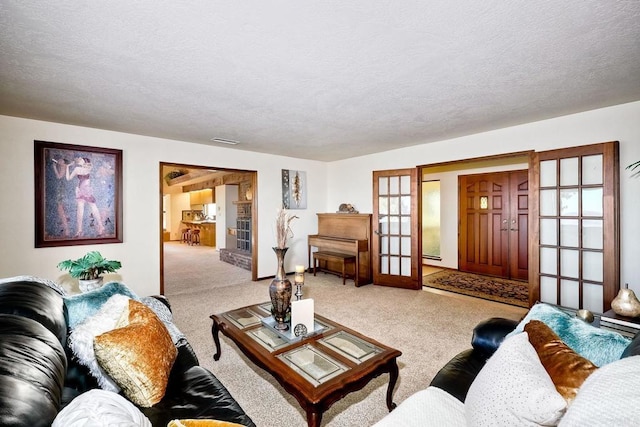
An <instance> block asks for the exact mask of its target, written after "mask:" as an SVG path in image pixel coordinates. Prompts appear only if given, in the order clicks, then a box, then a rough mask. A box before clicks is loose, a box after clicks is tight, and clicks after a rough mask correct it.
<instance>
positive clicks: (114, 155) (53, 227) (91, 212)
mask: <svg viewBox="0 0 640 427" xmlns="http://www.w3.org/2000/svg"><path fill="white" fill-rule="evenodd" d="M34 165H35V170H34V172H35V246H36V248H43V247H50V246H74V245H95V244H101V243H122V150H115V149H111V148H97V147H87V146H82V145H72V144H61V143H56V142H48V141H34Z"/></svg>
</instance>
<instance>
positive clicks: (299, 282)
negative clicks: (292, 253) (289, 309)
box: [293, 265, 304, 301]
mask: <svg viewBox="0 0 640 427" xmlns="http://www.w3.org/2000/svg"><path fill="white" fill-rule="evenodd" d="M293 282H294V283H295V285H296V293H295V296H296V301H300V300H301V299H302V286H303V285H304V265H297V266H296V274H295V276H294V278H293Z"/></svg>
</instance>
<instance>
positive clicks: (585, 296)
mask: <svg viewBox="0 0 640 427" xmlns="http://www.w3.org/2000/svg"><path fill="white" fill-rule="evenodd" d="M603 293H604V289H603V288H602V286H601V285H596V284H594V283H584V284H583V285H582V301H583V304H582V306H583V307H584V308H585V309H587V310H591V311H594V312H596V313H598V312H600V310H602V305H603V304H604V301H603V300H604V295H603Z"/></svg>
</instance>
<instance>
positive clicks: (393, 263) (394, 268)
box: [389, 256, 400, 275]
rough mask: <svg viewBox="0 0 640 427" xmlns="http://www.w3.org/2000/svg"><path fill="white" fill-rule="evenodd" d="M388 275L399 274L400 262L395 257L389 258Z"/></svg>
mask: <svg viewBox="0 0 640 427" xmlns="http://www.w3.org/2000/svg"><path fill="white" fill-rule="evenodd" d="M389 274H395V275H399V274H400V261H399V258H398V257H397V256H393V257H390V258H389Z"/></svg>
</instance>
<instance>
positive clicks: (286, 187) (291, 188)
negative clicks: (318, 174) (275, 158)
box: [282, 169, 307, 209]
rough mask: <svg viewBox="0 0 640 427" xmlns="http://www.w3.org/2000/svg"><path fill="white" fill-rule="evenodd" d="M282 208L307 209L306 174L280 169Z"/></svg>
mask: <svg viewBox="0 0 640 427" xmlns="http://www.w3.org/2000/svg"><path fill="white" fill-rule="evenodd" d="M282 207H283V208H285V209H306V208H307V173H306V172H303V171H295V170H289V169H282Z"/></svg>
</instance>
